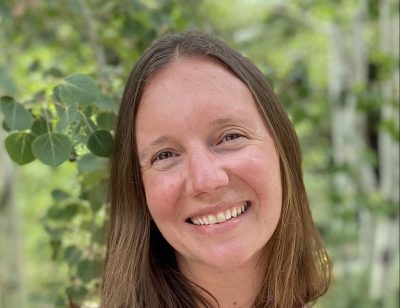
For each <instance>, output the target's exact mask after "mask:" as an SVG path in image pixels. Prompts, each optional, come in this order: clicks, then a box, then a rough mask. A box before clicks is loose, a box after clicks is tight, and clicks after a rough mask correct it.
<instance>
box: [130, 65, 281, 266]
mask: <svg viewBox="0 0 400 308" xmlns="http://www.w3.org/2000/svg"><path fill="white" fill-rule="evenodd" d="M136 120H137V121H136V127H135V128H136V138H137V147H138V153H139V159H140V164H141V168H142V177H143V183H144V188H145V193H146V200H147V205H148V208H149V210H150V213H151V215H152V217H153V219H154V222H155V223H156V225H157V227H158V228H159V230H160V231H161V233H162V234H163V236H164V237H165V239H166V240H167V241H168V242H169V243H170V245H171V246H172V247H173V248H174V249H175V251H176V256H177V262H178V265H179V266H180V267H181V268H182V267H189V268H191V269H192V270H194V269H195V268H196V267H197V268H201V267H202V266H203V267H204V266H208V267H212V268H214V269H217V270H224V269H231V268H232V269H233V268H235V267H236V268H237V267H240V266H243V265H244V264H249V262H254V261H255V262H256V261H257V260H258V257H259V256H260V254H261V250H262V248H263V247H264V246H265V244H266V243H267V242H268V240H269V239H270V238H271V236H272V234H273V232H274V230H275V228H276V226H277V224H278V221H279V217H280V213H281V206H282V187H281V175H280V168H279V158H278V155H277V152H276V149H275V146H274V142H273V140H272V138H271V136H270V135H269V133H268V131H267V129H266V127H265V124H264V122H263V120H262V118H261V116H260V114H259V112H258V110H257V107H256V104H255V102H254V100H253V97H252V95H251V93H250V92H249V90H248V88H247V87H246V86H245V85H244V84H243V83H242V82H241V81H240V80H239V79H238V78H237V77H236V76H234V75H233V74H232V73H230V72H229V71H227V70H226V69H224V68H223V67H222V66H221V65H219V64H216V63H215V62H213V61H211V60H209V59H204V58H189V59H178V60H177V61H175V62H173V63H171V64H170V65H169V66H168V67H167V68H166V69H164V70H162V71H161V72H159V73H158V74H156V75H155V76H154V77H153V78H152V79H151V81H150V82H149V83H148V84H147V87H146V88H145V91H144V94H143V97H142V99H141V102H140V106H139V110H138V113H137V118H136Z"/></svg>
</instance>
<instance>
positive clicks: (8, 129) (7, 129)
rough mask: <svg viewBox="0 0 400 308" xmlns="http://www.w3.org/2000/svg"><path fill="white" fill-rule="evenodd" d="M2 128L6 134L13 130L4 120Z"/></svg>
mask: <svg viewBox="0 0 400 308" xmlns="http://www.w3.org/2000/svg"><path fill="white" fill-rule="evenodd" d="M1 127H2V128H3V129H4V130H5V131H6V132H10V131H11V128H10V126H8V125H7V123H6V121H4V120H3V123H2V125H1Z"/></svg>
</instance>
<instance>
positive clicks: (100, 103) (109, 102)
mask: <svg viewBox="0 0 400 308" xmlns="http://www.w3.org/2000/svg"><path fill="white" fill-rule="evenodd" d="M95 104H96V106H97V107H99V108H100V109H101V110H108V111H117V110H118V104H117V102H116V101H114V100H113V99H112V98H111V97H108V96H105V95H99V96H98V97H97V99H96V102H95Z"/></svg>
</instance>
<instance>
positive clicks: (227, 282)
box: [179, 260, 262, 308]
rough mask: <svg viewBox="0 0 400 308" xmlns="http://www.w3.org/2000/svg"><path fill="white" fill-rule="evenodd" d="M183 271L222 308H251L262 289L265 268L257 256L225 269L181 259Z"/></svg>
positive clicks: (180, 265)
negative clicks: (258, 264)
mask: <svg viewBox="0 0 400 308" xmlns="http://www.w3.org/2000/svg"><path fill="white" fill-rule="evenodd" d="M179 263H180V264H179V267H180V269H181V270H182V272H183V274H184V275H185V276H186V277H187V278H188V279H190V280H191V281H192V282H194V283H195V284H196V285H198V286H200V287H201V288H204V289H205V290H207V291H208V292H209V293H211V294H212V296H213V297H215V299H216V300H217V301H218V304H219V306H217V305H216V303H215V299H213V298H212V297H211V296H210V295H209V294H207V293H206V292H204V291H203V290H201V289H199V292H200V293H201V294H202V295H203V296H204V297H205V298H207V299H208V300H209V301H210V302H211V303H215V306H216V307H219V308H228V307H229V308H232V307H233V308H250V307H253V306H254V302H255V299H256V297H257V294H258V292H259V290H260V286H261V281H262V270H261V268H259V267H258V266H257V260H250V261H249V262H247V263H245V264H241V265H238V266H233V267H229V268H223V269H215V268H210V267H208V266H207V265H203V264H199V263H197V264H189V263H188V262H185V261H182V260H181V262H179Z"/></svg>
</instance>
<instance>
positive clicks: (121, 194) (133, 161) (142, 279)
mask: <svg viewBox="0 0 400 308" xmlns="http://www.w3.org/2000/svg"><path fill="white" fill-rule="evenodd" d="M191 57H203V58H208V59H211V60H213V61H215V63H216V64H217V65H221V66H223V67H224V68H225V69H227V70H228V71H230V72H232V73H233V74H234V75H235V76H236V77H237V78H239V79H240V80H241V81H242V82H243V83H244V84H245V85H246V86H247V88H248V89H249V91H250V92H251V94H252V96H253V99H254V102H255V104H256V105H257V108H258V110H259V112H260V115H261V117H262V119H263V120H264V122H265V126H266V128H267V129H268V131H269V133H270V135H271V137H272V139H273V140H274V144H275V147H276V150H277V152H278V155H279V160H280V168H281V184H282V212H281V217H280V220H279V223H278V226H277V228H276V230H275V232H274V234H273V236H272V238H271V239H270V240H269V242H268V243H267V244H266V246H265V248H264V253H263V258H262V260H260V261H259V262H260V264H261V265H262V268H263V269H264V270H265V276H264V279H263V282H262V286H261V291H260V292H259V294H258V297H257V299H256V302H255V307H281V308H288V307H301V306H303V305H305V304H307V303H310V302H313V301H314V300H316V299H317V298H318V297H319V296H321V295H322V294H324V293H325V292H326V290H327V288H328V286H329V282H330V273H331V263H330V259H329V257H328V254H327V252H326V250H325V247H324V244H323V242H322V240H321V238H320V235H319V232H318V230H317V228H316V226H315V225H314V223H313V220H312V216H311V212H310V209H309V204H308V198H307V195H306V191H305V187H304V183H303V175H302V168H301V151H300V145H299V142H298V139H297V136H296V133H295V131H294V128H293V125H292V123H291V122H290V120H289V118H288V115H287V113H286V112H285V110H284V109H283V107H282V106H281V104H280V103H279V101H278V99H277V97H276V95H275V94H274V92H273V90H272V89H271V87H270V86H269V85H268V83H267V82H266V81H265V78H264V76H263V74H262V73H261V72H260V71H259V70H258V69H257V68H256V66H255V65H254V64H252V63H251V62H250V61H249V60H248V59H247V58H245V57H244V56H242V55H240V54H239V53H238V52H236V51H235V50H233V49H232V48H230V47H229V46H227V45H226V44H224V43H223V42H221V41H220V40H218V39H216V38H214V37H212V36H209V35H207V34H204V33H199V32H186V33H181V34H174V35H168V36H166V37H164V38H161V39H160V40H158V41H156V42H155V43H154V44H153V45H152V46H150V47H149V48H148V49H147V50H146V51H145V52H144V54H143V55H142V57H141V58H140V59H139V61H138V62H137V64H136V65H135V66H134V68H133V70H132V72H131V74H130V76H129V79H128V82H127V84H126V88H125V91H124V94H123V98H122V101H121V106H120V111H119V118H118V124H117V128H116V133H115V141H114V148H113V154H112V158H111V181H110V182H111V186H110V200H111V210H110V215H111V217H110V227H109V239H108V247H107V256H106V266H105V272H104V277H103V287H102V288H103V290H102V306H103V307H149V308H159V307H169V308H177V307H182V308H184V307H197V306H199V305H201V306H204V307H214V306H213V305H214V304H213V303H210V302H209V301H208V300H207V299H206V298H204V297H203V296H202V295H201V293H200V292H199V291H200V289H202V288H201V287H199V286H196V285H195V284H194V283H192V282H190V281H189V280H188V279H186V278H185V277H184V276H183V275H182V273H181V272H180V271H179V268H178V267H177V264H176V260H175V253H174V249H173V247H171V246H170V245H169V243H168V242H167V241H166V240H165V239H164V238H163V236H162V235H161V233H160V231H159V230H158V228H157V226H156V225H155V224H154V222H153V221H152V218H151V215H150V213H149V210H148V208H147V205H146V196H145V191H144V186H143V182H142V175H141V168H140V164H139V158H138V154H137V146H136V140H135V120H136V113H137V110H138V106H139V104H140V101H141V97H142V94H143V92H144V89H145V87H146V85H147V84H148V82H149V81H151V79H152V78H153V77H154V76H155V74H157V73H158V72H160V71H162V70H163V69H165V68H166V67H167V66H168V65H169V64H171V63H173V62H174V61H179V59H183V58H191ZM203 291H206V292H207V290H204V289H203ZM210 296H211V297H212V295H210Z"/></svg>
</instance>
